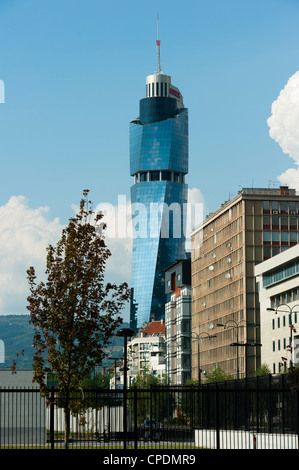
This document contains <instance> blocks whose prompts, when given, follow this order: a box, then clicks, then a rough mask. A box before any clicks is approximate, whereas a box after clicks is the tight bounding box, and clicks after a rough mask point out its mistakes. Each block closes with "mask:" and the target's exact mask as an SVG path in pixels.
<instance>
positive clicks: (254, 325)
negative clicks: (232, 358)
mask: <svg viewBox="0 0 299 470" xmlns="http://www.w3.org/2000/svg"><path fill="white" fill-rule="evenodd" d="M229 323H233V326H232V328H236V330H237V342H236V343H231V344H230V346H236V345H237V344H239V328H240V327H241V326H247V327H251V328H256V327H258V325H256V324H251V323H248V322H247V321H246V320H240V321H238V322H236V321H235V320H228V321H227V322H226V323H225V324H223V323H217V325H216V326H223V328H224V329H226V328H227V327H228V326H229ZM242 323H243V325H242ZM240 345H244V343H240ZM245 362H246V364H247V352H246V357H245ZM246 369H247V365H246ZM239 375H240V374H239V348H237V379H239ZM246 375H247V371H246Z"/></svg>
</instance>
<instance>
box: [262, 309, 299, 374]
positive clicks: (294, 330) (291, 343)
mask: <svg viewBox="0 0 299 470" xmlns="http://www.w3.org/2000/svg"><path fill="white" fill-rule="evenodd" d="M280 307H287V308H288V311H284V310H278V309H279V308H280ZM295 307H299V304H295V305H293V306H292V307H290V306H289V305H288V304H280V305H278V307H276V308H271V307H268V308H267V310H268V311H270V312H275V314H277V313H278V312H280V313H289V314H290V320H289V327H290V330H291V332H290V333H291V336H290V345H289V348H290V351H291V360H290V370H292V368H293V363H294V361H293V359H294V358H293V351H294V347H293V333H296V329H295V326H294V324H293V321H292V316H293V312H294V309H295ZM298 310H299V309H298ZM295 313H296V312H295Z"/></svg>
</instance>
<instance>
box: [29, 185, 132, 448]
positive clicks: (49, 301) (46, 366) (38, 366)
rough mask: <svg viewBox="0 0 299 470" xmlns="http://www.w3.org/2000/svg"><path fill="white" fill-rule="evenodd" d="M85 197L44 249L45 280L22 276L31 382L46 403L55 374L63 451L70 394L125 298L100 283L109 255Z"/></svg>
mask: <svg viewBox="0 0 299 470" xmlns="http://www.w3.org/2000/svg"><path fill="white" fill-rule="evenodd" d="M87 196H88V190H86V191H84V192H83V198H82V199H81V202H80V209H79V212H78V214H77V215H76V216H75V217H74V218H72V219H70V220H69V224H68V225H67V226H66V227H65V228H64V229H63V231H62V235H61V238H60V240H59V241H58V243H57V245H56V247H53V246H51V245H50V246H49V247H48V249H47V264H46V281H45V282H40V283H39V284H37V283H36V274H35V269H34V268H33V267H30V268H29V269H28V271H27V275H28V281H29V286H30V295H29V297H28V306H27V308H28V310H29V311H30V322H31V323H32V324H33V327H34V341H33V346H34V348H35V354H34V357H33V370H34V378H33V381H34V382H37V383H38V384H39V386H40V390H41V393H42V394H43V396H45V397H47V398H50V394H49V393H50V390H49V388H48V386H47V375H48V374H54V375H55V377H56V380H57V388H58V389H59V405H60V406H62V407H63V408H64V414H65V446H66V447H67V446H68V437H69V423H70V413H71V412H72V411H74V410H73V408H72V404H71V402H72V401H71V397H72V394H76V395H77V394H78V391H80V389H81V384H82V381H83V379H85V378H86V377H87V376H88V374H89V373H90V372H91V371H92V369H93V367H94V365H95V363H99V362H101V361H102V360H103V358H104V357H105V355H106V354H105V349H106V348H107V346H108V344H109V343H110V341H111V338H112V337H113V336H114V334H115V331H116V329H117V327H118V326H119V325H120V324H121V323H122V318H121V317H120V312H121V310H122V308H123V307H124V305H125V303H126V302H127V301H128V299H129V296H130V293H129V289H128V285H127V284H126V283H123V284H121V285H115V284H111V283H107V284H106V283H105V279H104V277H105V267H106V262H107V260H108V258H109V257H110V256H111V252H110V251H109V249H108V248H107V246H106V244H105V240H104V237H103V236H101V234H100V233H99V232H101V230H98V229H99V227H101V229H103V223H102V222H101V219H102V217H103V215H102V214H101V213H98V214H96V215H95V214H94V213H93V211H92V210H91V209H90V201H88V200H87ZM93 216H94V221H91V218H92V217H93Z"/></svg>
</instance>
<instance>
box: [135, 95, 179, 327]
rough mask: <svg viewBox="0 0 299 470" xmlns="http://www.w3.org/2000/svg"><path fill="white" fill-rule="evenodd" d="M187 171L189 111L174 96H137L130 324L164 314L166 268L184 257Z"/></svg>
mask: <svg viewBox="0 0 299 470" xmlns="http://www.w3.org/2000/svg"><path fill="white" fill-rule="evenodd" d="M187 172H188V110H187V109H186V108H183V107H180V108H179V107H178V103H177V100H176V99H175V98H172V97H166V96H165V97H151V98H144V99H142V100H140V109H139V118H137V119H135V120H134V121H132V122H131V123H130V173H131V175H132V176H134V178H135V184H133V186H132V187H131V204H132V222H133V235H134V240H133V256H132V275H131V290H132V299H131V314H130V315H131V318H130V323H131V327H132V328H135V329H138V328H140V327H141V326H142V325H143V324H144V322H148V321H151V320H158V319H160V318H164V308H165V301H166V298H165V282H164V278H165V274H164V269H166V268H167V267H168V266H169V265H170V264H172V263H173V262H174V261H176V260H178V259H183V258H185V212H184V209H185V208H186V207H185V204H186V203H187V185H186V184H185V175H186V173H187Z"/></svg>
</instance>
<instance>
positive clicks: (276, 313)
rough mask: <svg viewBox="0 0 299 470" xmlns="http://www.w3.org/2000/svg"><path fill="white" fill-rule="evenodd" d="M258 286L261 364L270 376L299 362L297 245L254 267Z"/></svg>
mask: <svg viewBox="0 0 299 470" xmlns="http://www.w3.org/2000/svg"><path fill="white" fill-rule="evenodd" d="M255 275H256V280H257V283H258V287H259V301H260V322H261V323H260V326H261V328H260V329H261V343H262V347H261V363H262V364H267V365H268V367H269V368H270V370H271V372H272V373H279V372H283V371H284V370H286V369H287V368H289V367H290V365H291V364H296V363H299V354H298V351H299V349H298V345H299V324H298V321H299V245H295V246H294V247H292V248H289V249H288V250H286V251H284V252H283V253H280V254H278V255H276V256H273V257H272V258H270V259H267V260H266V261H263V262H262V263H260V264H258V265H257V266H255Z"/></svg>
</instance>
